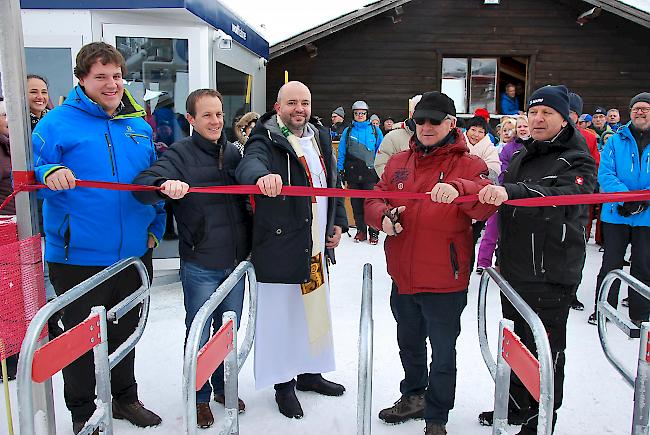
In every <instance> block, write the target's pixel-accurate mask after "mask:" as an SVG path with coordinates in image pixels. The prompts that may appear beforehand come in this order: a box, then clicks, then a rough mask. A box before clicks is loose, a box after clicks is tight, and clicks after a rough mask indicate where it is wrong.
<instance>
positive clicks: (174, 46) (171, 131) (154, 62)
mask: <svg viewBox="0 0 650 435" xmlns="http://www.w3.org/2000/svg"><path fill="white" fill-rule="evenodd" d="M115 42H116V45H117V49H118V50H119V51H120V53H122V55H123V56H124V59H126V69H127V74H126V76H125V77H124V80H125V81H126V84H125V86H124V87H125V88H126V89H128V90H129V92H130V93H131V95H133V98H135V100H136V101H137V102H138V104H140V105H142V107H144V109H145V111H146V112H147V115H146V116H145V120H146V121H147V122H148V123H149V125H151V128H152V129H153V136H154V141H155V142H163V143H165V144H166V145H171V144H172V143H174V142H176V141H178V140H180V139H182V138H184V137H187V136H188V135H189V134H190V125H189V123H188V122H187V120H186V119H185V100H187V96H188V95H189V66H188V62H187V59H188V56H187V55H188V43H187V39H172V38H135V37H129V36H118V37H117V38H116V40H115Z"/></svg>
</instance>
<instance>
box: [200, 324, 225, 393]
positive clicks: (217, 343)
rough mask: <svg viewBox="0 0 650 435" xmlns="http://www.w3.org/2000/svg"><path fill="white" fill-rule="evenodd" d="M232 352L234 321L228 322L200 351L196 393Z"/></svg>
mask: <svg viewBox="0 0 650 435" xmlns="http://www.w3.org/2000/svg"><path fill="white" fill-rule="evenodd" d="M232 350H233V321H232V320H228V322H226V323H224V324H223V325H221V328H219V330H218V331H217V333H216V334H214V335H213V336H212V337H211V338H210V340H208V342H207V343H206V344H205V346H203V347H202V348H201V350H199V355H198V356H197V357H196V391H199V390H200V389H201V387H202V386H203V384H205V382H206V381H207V380H208V379H210V376H212V373H214V371H215V370H216V369H217V367H219V364H221V363H222V362H223V360H224V359H226V356H228V354H229V353H230V352H231V351H232Z"/></svg>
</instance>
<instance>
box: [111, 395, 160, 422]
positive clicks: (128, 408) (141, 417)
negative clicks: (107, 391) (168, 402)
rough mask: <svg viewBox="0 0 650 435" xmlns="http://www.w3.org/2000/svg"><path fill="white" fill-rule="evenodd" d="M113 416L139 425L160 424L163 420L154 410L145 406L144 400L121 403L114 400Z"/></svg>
mask: <svg viewBox="0 0 650 435" xmlns="http://www.w3.org/2000/svg"><path fill="white" fill-rule="evenodd" d="M113 418H115V419H117V420H128V421H129V422H131V423H132V424H133V425H135V426H138V427H150V426H158V425H159V424H160V423H161V422H162V420H161V419H160V417H158V416H157V415H156V414H154V413H153V412H151V411H149V410H148V409H147V408H145V407H144V405H143V404H142V402H140V401H139V400H136V401H135V402H133V403H120V402H118V401H117V400H113Z"/></svg>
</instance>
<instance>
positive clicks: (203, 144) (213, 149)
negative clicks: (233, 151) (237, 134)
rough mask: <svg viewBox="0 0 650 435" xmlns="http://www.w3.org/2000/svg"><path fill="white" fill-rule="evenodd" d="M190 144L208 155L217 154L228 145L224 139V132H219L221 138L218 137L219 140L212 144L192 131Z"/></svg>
mask: <svg viewBox="0 0 650 435" xmlns="http://www.w3.org/2000/svg"><path fill="white" fill-rule="evenodd" d="M192 143H194V144H195V145H196V146H198V147H199V148H201V149H202V150H204V151H205V152H207V153H208V154H219V150H220V149H222V148H223V147H224V146H225V145H226V144H227V143H228V140H227V139H226V133H225V132H224V131H221V136H219V139H218V140H217V141H216V142H212V141H211V140H208V139H206V138H204V137H203V136H201V135H200V134H199V133H198V132H197V131H196V130H194V131H192Z"/></svg>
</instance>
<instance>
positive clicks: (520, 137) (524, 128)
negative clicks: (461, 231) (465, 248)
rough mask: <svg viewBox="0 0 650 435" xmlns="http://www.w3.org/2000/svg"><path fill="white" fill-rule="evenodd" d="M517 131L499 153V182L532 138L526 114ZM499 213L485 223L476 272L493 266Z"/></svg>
mask: <svg viewBox="0 0 650 435" xmlns="http://www.w3.org/2000/svg"><path fill="white" fill-rule="evenodd" d="M516 130H517V132H516V137H515V139H514V140H511V141H510V142H508V143H507V144H505V145H504V146H503V149H502V150H501V152H500V153H499V160H500V161H501V173H500V174H499V179H498V180H499V184H501V183H502V182H503V174H504V173H505V172H506V171H507V170H508V165H509V164H510V160H511V159H512V156H513V155H514V154H515V152H517V151H519V149H520V148H521V147H522V146H523V144H524V141H526V140H528V138H530V129H529V128H528V118H527V117H526V115H519V116H518V117H517V129H516ZM498 216H499V215H498V214H497V213H495V214H493V215H492V216H490V218H489V219H488V221H487V224H486V225H485V233H484V234H483V238H482V239H481V245H480V246H479V248H478V260H477V263H476V264H477V266H476V273H478V274H479V275H481V274H482V273H483V270H485V268H487V267H491V266H492V257H493V256H494V250H495V249H496V246H497V240H498V238H499V228H498V227H499V221H498V219H499V218H498Z"/></svg>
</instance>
